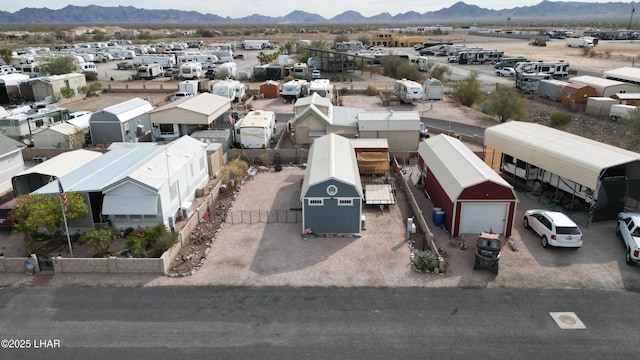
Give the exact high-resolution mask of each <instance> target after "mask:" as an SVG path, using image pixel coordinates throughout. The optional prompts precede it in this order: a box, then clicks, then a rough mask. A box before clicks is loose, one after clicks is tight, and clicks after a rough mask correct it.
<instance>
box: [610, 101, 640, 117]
mask: <svg viewBox="0 0 640 360" xmlns="http://www.w3.org/2000/svg"><path fill="white" fill-rule="evenodd" d="M635 110H638V107H637V106H632V105H622V104H616V105H611V110H610V111H609V117H610V118H611V120H613V121H618V120H621V119H626V118H628V117H629V113H631V112H632V111H635Z"/></svg>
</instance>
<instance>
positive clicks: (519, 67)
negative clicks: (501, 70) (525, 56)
mask: <svg viewBox="0 0 640 360" xmlns="http://www.w3.org/2000/svg"><path fill="white" fill-rule="evenodd" d="M513 69H514V70H515V71H516V78H519V77H520V76H521V74H533V73H546V74H549V75H551V76H552V77H553V78H554V79H563V78H566V77H567V76H569V63H568V62H565V61H563V60H560V61H524V62H518V63H516V65H515V66H514V67H513Z"/></svg>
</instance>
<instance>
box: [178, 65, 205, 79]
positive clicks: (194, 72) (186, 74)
mask: <svg viewBox="0 0 640 360" xmlns="http://www.w3.org/2000/svg"><path fill="white" fill-rule="evenodd" d="M180 76H182V77H183V78H185V79H197V78H199V77H200V76H202V65H201V64H200V63H199V62H188V63H185V64H182V65H180Z"/></svg>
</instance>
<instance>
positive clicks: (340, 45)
mask: <svg viewBox="0 0 640 360" xmlns="http://www.w3.org/2000/svg"><path fill="white" fill-rule="evenodd" d="M332 47H333V49H334V50H335V51H360V50H363V49H364V44H363V43H362V41H341V42H336V43H333V46H332Z"/></svg>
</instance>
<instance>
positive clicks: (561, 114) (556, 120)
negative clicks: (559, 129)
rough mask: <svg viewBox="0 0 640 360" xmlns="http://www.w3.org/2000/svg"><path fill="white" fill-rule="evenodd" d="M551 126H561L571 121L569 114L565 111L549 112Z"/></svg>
mask: <svg viewBox="0 0 640 360" xmlns="http://www.w3.org/2000/svg"><path fill="white" fill-rule="evenodd" d="M550 119H551V126H553V127H556V126H562V125H566V124H568V123H570V122H571V114H570V113H568V112H566V111H556V112H554V113H553V114H551V117H550Z"/></svg>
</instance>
